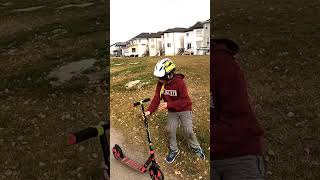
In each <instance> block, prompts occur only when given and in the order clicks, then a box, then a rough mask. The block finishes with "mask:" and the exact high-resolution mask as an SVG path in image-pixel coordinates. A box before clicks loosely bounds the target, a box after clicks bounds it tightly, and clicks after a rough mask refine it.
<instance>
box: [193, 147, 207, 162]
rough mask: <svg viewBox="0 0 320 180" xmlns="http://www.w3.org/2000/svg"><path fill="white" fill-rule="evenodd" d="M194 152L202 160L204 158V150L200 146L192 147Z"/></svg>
mask: <svg viewBox="0 0 320 180" xmlns="http://www.w3.org/2000/svg"><path fill="white" fill-rule="evenodd" d="M194 152H195V153H196V154H197V156H199V157H200V158H201V159H202V160H205V159H206V155H205V154H204V151H203V149H202V148H201V147H199V148H197V149H194Z"/></svg>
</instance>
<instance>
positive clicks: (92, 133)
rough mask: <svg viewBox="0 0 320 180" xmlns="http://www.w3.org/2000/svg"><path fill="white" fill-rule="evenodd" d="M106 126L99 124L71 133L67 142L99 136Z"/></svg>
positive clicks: (75, 142)
mask: <svg viewBox="0 0 320 180" xmlns="http://www.w3.org/2000/svg"><path fill="white" fill-rule="evenodd" d="M106 128H108V127H107V125H99V126H97V127H88V128H86V129H83V130H81V131H79V132H76V133H71V134H69V137H68V144H70V145H73V144H77V143H80V142H82V141H85V140H87V139H90V138H93V137H97V136H100V135H102V134H103V133H104V131H105V129H106Z"/></svg>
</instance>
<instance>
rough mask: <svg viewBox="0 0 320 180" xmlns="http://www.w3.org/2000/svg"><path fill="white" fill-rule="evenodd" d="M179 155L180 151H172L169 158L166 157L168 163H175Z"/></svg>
mask: <svg viewBox="0 0 320 180" xmlns="http://www.w3.org/2000/svg"><path fill="white" fill-rule="evenodd" d="M179 153H180V150H177V151H171V150H170V151H169V154H168V156H167V157H166V161H167V163H173V161H174V160H175V159H176V157H177V156H178V154H179Z"/></svg>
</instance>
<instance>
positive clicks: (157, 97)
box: [148, 83, 162, 113]
mask: <svg viewBox="0 0 320 180" xmlns="http://www.w3.org/2000/svg"><path fill="white" fill-rule="evenodd" d="M161 87H162V84H161V83H158V84H157V87H156V93H155V94H154V96H153V99H152V101H151V103H150V105H149V107H148V111H150V113H153V112H155V111H156V110H157V108H158V106H159V104H160V90H161Z"/></svg>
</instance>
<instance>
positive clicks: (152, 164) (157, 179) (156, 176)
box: [112, 98, 164, 180]
mask: <svg viewBox="0 0 320 180" xmlns="http://www.w3.org/2000/svg"><path fill="white" fill-rule="evenodd" d="M148 101H150V98H147V99H144V100H142V101H139V102H136V103H133V106H134V107H135V106H138V105H141V110H142V113H143V118H144V126H145V129H146V132H147V137H148V142H149V154H150V156H149V158H148V159H147V161H146V162H145V163H144V164H140V163H138V162H136V161H134V160H132V159H130V158H129V157H127V156H125V155H124V154H123V152H122V150H121V148H120V146H119V145H117V144H116V145H115V146H114V147H113V148H112V152H113V155H114V157H115V158H116V159H117V160H119V161H120V162H121V163H123V164H125V165H127V166H129V167H131V168H133V169H135V170H137V171H139V172H140V173H141V174H144V173H145V172H146V171H147V170H148V169H149V175H150V177H151V179H153V180H163V179H164V175H163V173H162V171H161V170H160V166H159V165H158V164H157V162H156V160H155V156H154V153H155V151H154V148H153V145H152V141H151V137H150V132H149V126H148V120H147V117H146V115H145V113H144V104H143V103H145V102H148Z"/></svg>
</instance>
